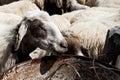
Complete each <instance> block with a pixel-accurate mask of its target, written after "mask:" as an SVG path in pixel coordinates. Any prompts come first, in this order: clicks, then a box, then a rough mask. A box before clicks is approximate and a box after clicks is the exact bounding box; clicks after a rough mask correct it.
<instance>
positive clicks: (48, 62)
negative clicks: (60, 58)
mask: <svg viewBox="0 0 120 80" xmlns="http://www.w3.org/2000/svg"><path fill="white" fill-rule="evenodd" d="M56 60H57V56H45V57H43V58H42V60H41V64H40V73H41V74H45V73H46V72H47V71H48V70H50V68H51V67H52V66H53V65H54V63H55V62H56Z"/></svg>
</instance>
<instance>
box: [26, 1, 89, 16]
mask: <svg viewBox="0 0 120 80" xmlns="http://www.w3.org/2000/svg"><path fill="white" fill-rule="evenodd" d="M27 1H28V0H27ZM31 1H32V2H33V3H35V4H36V5H37V6H38V7H39V8H40V9H41V10H45V11H47V12H48V13H49V14H50V15H53V14H63V13H66V12H70V11H73V10H78V9H87V8H89V7H87V6H85V5H81V4H79V3H77V1H76V0H31Z"/></svg>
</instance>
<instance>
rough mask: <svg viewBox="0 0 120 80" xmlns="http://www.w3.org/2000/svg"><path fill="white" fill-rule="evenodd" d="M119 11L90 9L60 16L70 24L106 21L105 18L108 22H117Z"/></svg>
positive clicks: (102, 8)
mask: <svg viewBox="0 0 120 80" xmlns="http://www.w3.org/2000/svg"><path fill="white" fill-rule="evenodd" d="M119 10H120V9H119V8H107V7H92V8H90V9H87V10H78V11H73V12H69V13H64V14H62V16H63V17H65V18H67V19H68V20H69V21H70V23H71V24H73V23H74V22H76V23H78V22H79V21H88V20H96V21H97V20H98V21H100V20H107V18H108V20H113V21H119Z"/></svg>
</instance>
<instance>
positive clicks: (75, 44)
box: [63, 34, 80, 55]
mask: <svg viewBox="0 0 120 80" xmlns="http://www.w3.org/2000/svg"><path fill="white" fill-rule="evenodd" d="M63 36H64V37H65V39H66V41H67V43H68V51H67V52H66V53H65V54H72V55H75V54H76V53H77V52H78V51H79V50H80V40H79V37H77V36H74V35H73V34H70V35H63Z"/></svg>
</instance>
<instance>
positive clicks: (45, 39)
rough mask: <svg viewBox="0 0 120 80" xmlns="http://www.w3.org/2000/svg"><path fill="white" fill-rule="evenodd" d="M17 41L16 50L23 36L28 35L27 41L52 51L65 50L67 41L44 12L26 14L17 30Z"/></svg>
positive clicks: (61, 51)
mask: <svg viewBox="0 0 120 80" xmlns="http://www.w3.org/2000/svg"><path fill="white" fill-rule="evenodd" d="M18 36H19V37H18V43H17V45H16V46H15V47H16V50H17V49H18V48H19V45H20V43H21V41H22V39H23V37H24V36H30V38H29V40H31V41H29V42H32V43H33V45H34V46H35V45H36V47H37V46H38V47H40V48H41V49H45V50H48V51H53V52H60V53H64V52H66V51H67V42H66V40H65V38H64V37H63V36H62V34H61V32H60V31H59V29H58V28H57V26H56V25H55V24H54V23H53V22H51V20H50V16H49V15H48V14H47V13H46V12H44V11H39V12H36V13H35V12H34V14H31V15H30V14H29V15H28V16H26V17H25V18H24V19H23V21H22V22H21V24H20V28H19V30H18Z"/></svg>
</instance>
